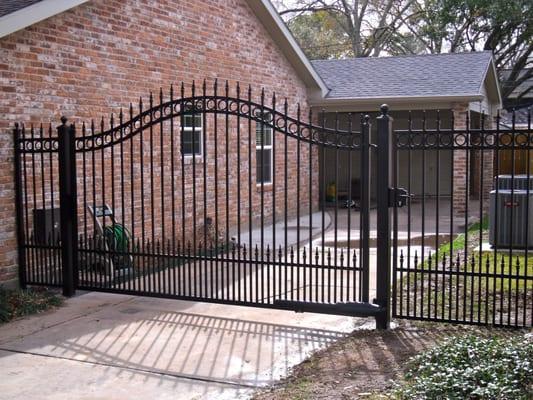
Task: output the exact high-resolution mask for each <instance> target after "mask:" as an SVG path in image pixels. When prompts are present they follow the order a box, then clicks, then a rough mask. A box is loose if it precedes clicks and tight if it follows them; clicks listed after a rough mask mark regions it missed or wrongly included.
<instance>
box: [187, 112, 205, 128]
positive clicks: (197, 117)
mask: <svg viewBox="0 0 533 400" xmlns="http://www.w3.org/2000/svg"><path fill="white" fill-rule="evenodd" d="M192 124H193V116H192V115H190V114H187V115H184V116H183V126H184V127H185V128H192V127H193V125H192ZM201 127H202V116H201V115H194V129H196V128H201Z"/></svg>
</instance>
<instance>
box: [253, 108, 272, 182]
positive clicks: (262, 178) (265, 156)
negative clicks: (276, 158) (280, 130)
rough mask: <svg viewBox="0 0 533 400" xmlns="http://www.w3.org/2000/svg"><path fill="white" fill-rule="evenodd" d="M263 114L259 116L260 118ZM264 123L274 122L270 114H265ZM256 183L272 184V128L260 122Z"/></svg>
mask: <svg viewBox="0 0 533 400" xmlns="http://www.w3.org/2000/svg"><path fill="white" fill-rule="evenodd" d="M260 115H261V114H259V116H260ZM262 119H263V121H265V122H272V115H271V114H270V113H264V114H263V118H262ZM255 137H256V139H255V154H256V182H257V183H258V184H261V183H271V182H272V127H271V126H269V125H267V124H265V123H261V122H258V123H257V124H256V126H255Z"/></svg>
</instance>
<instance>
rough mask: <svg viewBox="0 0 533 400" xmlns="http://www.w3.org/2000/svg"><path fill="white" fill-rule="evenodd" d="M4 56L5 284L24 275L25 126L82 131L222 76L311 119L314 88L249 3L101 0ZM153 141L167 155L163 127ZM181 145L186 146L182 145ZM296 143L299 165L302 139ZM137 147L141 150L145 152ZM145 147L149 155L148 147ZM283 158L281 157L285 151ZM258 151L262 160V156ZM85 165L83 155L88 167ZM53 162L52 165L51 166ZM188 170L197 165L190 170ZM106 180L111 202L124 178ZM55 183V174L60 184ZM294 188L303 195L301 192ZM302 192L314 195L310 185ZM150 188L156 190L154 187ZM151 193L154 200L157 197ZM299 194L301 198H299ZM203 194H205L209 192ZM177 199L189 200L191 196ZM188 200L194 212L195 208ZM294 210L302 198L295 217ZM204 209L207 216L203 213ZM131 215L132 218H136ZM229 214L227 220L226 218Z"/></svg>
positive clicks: (2, 51)
mask: <svg viewBox="0 0 533 400" xmlns="http://www.w3.org/2000/svg"><path fill="white" fill-rule="evenodd" d="M0 59H1V61H0V87H1V90H2V98H1V99H0V110H1V111H2V115H3V116H4V117H3V118H2V119H1V120H0V132H1V134H0V163H1V172H0V218H1V219H2V222H3V223H2V226H1V227H0V242H1V246H2V250H1V252H0V282H1V281H9V280H13V279H15V278H16V271H17V268H16V263H17V260H16V239H15V219H14V193H13V163H12V153H13V150H12V148H13V147H12V135H11V129H12V127H13V125H14V122H15V121H21V122H24V123H25V124H26V125H29V124H30V123H35V124H37V123H40V122H45V123H47V122H53V123H54V124H57V123H58V122H59V117H60V116H61V115H66V116H68V117H69V121H71V122H75V123H76V124H77V126H78V132H79V127H80V123H81V121H89V120H90V119H91V118H96V119H98V118H99V117H100V116H102V115H104V116H109V114H110V112H112V111H114V112H115V113H118V111H119V108H121V107H123V108H124V109H127V108H128V106H129V103H130V102H134V103H135V102H136V101H138V99H139V97H141V96H143V97H144V99H145V104H146V100H147V95H148V93H149V92H150V91H154V92H155V93H158V91H159V88H160V87H163V88H165V89H166V90H168V87H169V85H170V83H175V84H177V83H179V82H180V81H185V82H189V83H190V82H191V81H192V80H196V81H199V82H201V81H202V80H203V79H204V78H205V79H207V83H208V85H212V84H213V81H214V79H215V78H219V79H220V80H222V81H223V80H225V79H228V80H229V81H230V86H231V87H234V84H235V82H236V81H240V82H241V84H242V85H243V87H246V86H247V85H248V84H251V85H253V87H254V88H259V87H265V89H266V91H267V99H268V98H270V96H271V94H272V92H274V91H275V92H276V95H277V98H278V99H283V98H284V97H287V98H288V103H289V113H291V114H295V112H296V104H297V103H298V102H300V103H301V105H302V115H306V113H307V104H306V89H305V86H304V84H303V83H302V82H301V80H300V79H299V78H298V77H297V75H296V73H295V72H294V70H293V68H292V67H291V66H290V64H289V63H288V61H287V60H286V59H285V58H284V57H283V55H282V53H281V52H280V50H279V49H278V48H277V46H276V44H275V43H274V42H273V41H272V40H271V38H270V37H269V35H268V33H267V32H266V30H265V29H264V27H263V26H262V25H261V23H260V21H258V20H257V18H256V17H255V15H254V14H253V12H252V11H251V10H250V9H249V8H248V6H247V5H246V3H245V2H244V0H224V1H223V0H213V1H203V2H196V1H180V2H175V1H165V0H159V1H151V2H148V4H146V2H144V1H140V0H127V1H126V0H117V1H112V0H111V1H109V0H106V1H104V0H95V1H91V2H89V3H87V4H84V5H81V6H78V7H76V8H74V9H72V10H69V11H67V12H65V13H62V14H60V15H58V16H55V17H53V18H50V19H48V20H46V21H42V22H40V23H38V24H36V25H33V26H31V27H28V28H26V29H24V30H22V31H19V32H16V33H13V34H11V35H9V36H7V37H4V38H1V39H0ZM253 96H254V98H255V100H258V98H259V91H258V90H256V91H255V92H254V95H253ZM278 103H279V100H278ZM145 107H146V106H145ZM115 115H116V114H115ZM106 118H107V117H106ZM236 124H237V122H236V121H232V122H231V123H230V125H229V126H230V132H229V135H230V138H231V139H230V140H236V139H235V136H234V135H235V134H236V129H235V128H236ZM241 124H244V121H241ZM242 126H243V127H244V128H245V129H247V127H246V126H244V125H242ZM164 129H168V127H167V128H164ZM253 129H254V127H252V132H253ZM206 132H207V138H208V139H207V140H208V146H210V147H209V148H208V149H207V152H208V154H210V155H212V154H213V147H212V146H213V145H214V144H213V141H214V137H213V135H214V133H213V132H214V131H213V129H212V125H211V126H210V127H209V124H208V129H207V131H206ZM253 133H254V132H253ZM278 137H279V136H278ZM244 138H246V136H244ZM244 138H243V139H244ZM153 139H154V142H155V143H156V144H155V145H154V147H153V150H154V157H156V158H157V157H158V155H160V152H161V148H162V149H164V150H165V149H166V147H165V146H166V142H164V143H163V146H162V147H161V145H160V144H159V142H158V140H159V136H158V133H157V131H156V132H155V136H154V138H153ZM136 140H139V139H136ZM147 140H149V138H147V134H146V133H145V136H144V141H145V143H146V141H147ZM165 140H166V139H165ZM278 140H279V139H278ZM222 143H224V142H223V141H222ZM175 145H177V146H178V149H179V144H178V143H177V142H176V143H175ZM219 145H220V143H219ZM136 146H139V143H137V144H136ZM246 146H247V145H246V144H242V149H243V153H242V155H241V156H242V157H246V156H247V150H246V149H247V147H246ZM289 146H291V148H290V150H289V155H290V156H291V157H292V158H291V160H292V163H293V164H292V166H294V154H295V151H296V150H295V141H294V140H293V141H292V144H289ZM136 149H137V151H139V149H138V147H136ZM124 151H125V155H124V161H125V163H126V165H127V166H128V165H129V163H130V161H131V160H130V158H129V157H130V156H131V155H129V154H128V146H125V149H124ZM144 151H145V152H146V151H147V148H146V147H145V149H144ZM277 152H278V154H280V157H281V154H282V152H281V148H280V149H278V150H277ZM306 152H307V149H306V148H304V147H302V153H301V157H302V160H306V159H307V154H308V153H306ZM167 153H168V151H167ZM231 154H232V155H231V157H232V162H231V165H233V168H235V165H236V159H235V157H236V156H235V152H234V151H233V152H232V153H231ZM252 155H254V156H255V152H254V153H253V154H252ZM116 156H117V155H115V157H116ZM139 156H140V154H139V153H135V154H134V155H133V156H132V157H133V158H134V163H135V165H136V167H135V168H136V169H135V171H136V172H137V171H138V168H140V164H139V160H138V158H137V157H139ZM145 156H146V154H145ZM165 160H166V159H165ZM81 162H82V161H81V159H78V164H80V163H81ZM106 162H110V159H109V158H107V159H106ZM43 165H44V166H45V167H46V162H45V164H43ZM164 165H165V167H163V168H162V170H165V168H169V166H168V165H167V161H164ZM252 165H253V164H252ZM213 167H214V159H213V158H210V161H208V171H206V172H208V174H207V176H210V177H212V170H209V168H213ZM248 167H249V166H248V164H246V163H243V168H248ZM186 168H188V169H190V168H191V166H190V165H187V167H186ZM202 168H203V167H202V166H201V165H200V166H199V169H198V170H197V171H196V173H197V174H200V175H198V176H202V175H201V174H202ZM230 168H231V167H230ZM278 168H281V161H279V162H278ZM222 170H223V169H222ZM290 170H291V169H290V168H289V171H290ZM315 171H318V169H315ZM159 172H161V171H159ZM242 172H244V171H242ZM246 172H247V171H246ZM185 173H188V172H187V171H185ZM221 173H222V172H221ZM253 173H254V174H255V170H254V171H253ZM89 175H90V174H89ZM135 175H136V174H134V180H133V185H134V189H135V191H136V193H138V194H139V193H140V191H141V187H140V181H139V180H136V179H135ZM46 176H47V175H46ZM98 176H99V175H98V171H97V178H96V182H97V184H99V185H102V183H104V185H105V187H106V188H108V189H106V191H105V193H106V194H105V196H106V199H108V200H109V199H110V195H109V192H108V190H109V188H110V187H111V182H113V180H114V182H115V184H117V185H118V184H119V182H120V178H118V177H115V178H113V175H112V174H109V175H107V174H104V178H98ZM157 176H160V173H159V174H157ZM167 176H168V175H167ZM254 176H255V175H254ZM281 176H283V175H281ZM47 179H48V178H47ZM53 179H54V178H50V181H53ZM91 179H92V177H91V176H87V174H85V175H82V176H79V177H78V183H79V187H81V186H83V181H84V180H87V182H91ZM158 179H159V178H158ZM177 179H178V177H177ZM202 179H203V178H202ZM229 179H230V182H229V183H228V187H229V188H230V190H232V191H233V192H232V193H231V194H230V196H231V198H232V199H235V191H236V190H237V187H236V185H235V184H234V183H235V181H236V169H232V170H231V173H230V177H229ZM292 179H295V178H292ZM301 179H302V185H305V184H304V183H303V182H307V180H308V178H306V175H302V177H301ZM222 182H223V180H222ZM188 183H190V182H188ZM291 183H292V182H291ZM49 184H50V183H49V182H48V183H45V185H49ZM120 184H122V183H121V182H120ZM124 185H125V186H124V190H125V191H127V190H128V189H131V186H128V185H130V182H128V178H127V179H126V181H125V183H124ZM154 186H155V187H156V189H155V190H154V204H155V206H154V207H156V210H159V207H157V203H158V201H160V198H158V197H157V196H158V195H156V193H155V192H156V190H158V188H159V187H160V185H159V187H158V181H154ZM222 186H223V187H222V188H221V193H219V196H224V195H225V192H224V190H225V187H226V186H225V183H223V184H222ZM278 187H279V191H282V190H283V188H282V187H281V186H278ZM291 187H292V188H293V189H294V186H291ZM302 187H303V188H304V189H302V195H304V194H305V193H306V191H305V186H302ZM144 189H146V190H147V191H148V192H149V190H150V186H147V187H145V188H144ZM211 189H212V186H211ZM211 189H210V190H211ZM187 190H188V189H187ZM252 190H253V196H254V204H258V201H257V200H258V198H259V197H258V196H260V192H259V191H258V189H257V188H256V187H255V185H254V187H253V188H252ZM103 193H104V191H100V194H99V195H100V196H103ZM187 193H189V191H187ZM272 193H273V192H272V191H268V192H266V193H265V208H266V209H272V208H273V207H272V204H271V202H272V200H271V199H272ZM280 193H281V192H280ZM138 194H137V196H136V198H137V199H139V203H135V207H134V209H138V210H139V212H140V209H141V204H140V197H139V195H138ZM145 195H147V196H148V197H147V198H150V195H149V194H148V193H145ZM242 195H243V196H245V195H247V192H246V191H243V192H242ZM295 195H296V193H293V194H292V195H291V199H294V197H295ZM159 196H160V195H159ZM162 196H164V197H165V196H169V198H171V197H172V196H174V194H172V193H168V191H164V193H163V195H162ZM187 196H189V194H187ZM197 196H198V197H200V198H201V197H202V196H203V194H202V191H201V190H200V191H199V192H198V193H197ZM177 197H178V198H181V193H180V194H179V195H178V196H177ZM282 198H283V197H282V196H281V195H280V196H278V200H277V202H276V207H275V208H276V210H277V212H278V213H283V211H284V210H283V209H280V208H279V207H282V203H278V202H280V201H281V199H282ZM187 199H188V198H187ZM303 199H305V197H304V198H302V200H303ZM48 201H49V202H51V199H50V198H48ZM150 201H151V200H150ZM38 202H39V199H38V200H37V203H38ZM56 202H57V198H56ZM165 202H167V200H165ZM186 202H187V200H186ZM187 204H188V207H187V208H186V209H187V213H188V215H189V216H190V215H191V213H192V211H191V210H190V208H191V203H190V202H187ZM202 204H203V203H202ZM294 205H295V202H294V200H292V201H291V206H292V209H293V210H292V211H294ZM145 206H146V204H145ZM176 207H177V209H179V208H180V207H181V204H176ZM81 212H82V210H80V213H81ZM157 212H159V211H157ZM169 212H170V210H169V209H167V210H166V211H165V213H164V214H158V216H157V217H156V218H159V219H160V220H162V219H166V220H168V218H169V217H171V216H170V214H169ZM199 212H200V213H201V215H202V220H203V207H201V208H200V211H199ZM229 212H230V213H231V215H230V216H229V219H230V224H231V225H235V223H236V218H237V215H236V208H235V207H234V203H233V205H232V207H231V208H230V211H229ZM243 212H245V210H244V209H243ZM126 213H127V212H126ZM126 213H125V216H124V218H127V216H126ZM134 214H135V211H134ZM136 215H137V217H135V215H134V218H138V215H139V214H138V213H137V214H136ZM222 216H223V217H225V212H224V213H223V214H222ZM254 216H255V217H257V216H258V210H257V209H255V210H254ZM150 222H151V221H150ZM167 225H168V224H167Z"/></svg>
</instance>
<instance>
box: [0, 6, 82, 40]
mask: <svg viewBox="0 0 533 400" xmlns="http://www.w3.org/2000/svg"><path fill="white" fill-rule="evenodd" d="M87 1H89V0H43V1H40V2H38V3H35V4H32V5H31V6H28V7H25V8H22V9H20V10H18V11H15V12H13V13H11V14H7V15H4V16H3V17H0V38H2V37H4V36H7V35H10V34H11V33H13V32H16V31H19V30H21V29H24V28H27V27H28V26H31V25H33V24H36V23H37V22H39V21H42V20H44V19H47V18H50V17H53V16H54V15H57V14H60V13H62V12H63V11H66V10H69V9H71V8H73V7H76V6H78V5H80V4H83V3H86V2H87Z"/></svg>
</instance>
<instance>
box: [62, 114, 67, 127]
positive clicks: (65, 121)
mask: <svg viewBox="0 0 533 400" xmlns="http://www.w3.org/2000/svg"><path fill="white" fill-rule="evenodd" d="M67 121H68V118H67V117H65V116H64V115H63V116H62V117H61V123H62V124H63V125H65V124H66V123H67Z"/></svg>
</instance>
